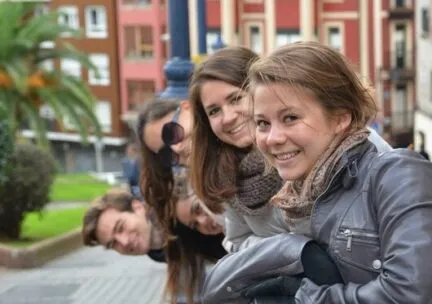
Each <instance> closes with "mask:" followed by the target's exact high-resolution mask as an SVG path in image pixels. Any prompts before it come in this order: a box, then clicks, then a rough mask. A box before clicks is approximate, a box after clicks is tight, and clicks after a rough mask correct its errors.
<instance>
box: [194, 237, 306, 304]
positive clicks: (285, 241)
mask: <svg viewBox="0 0 432 304" xmlns="http://www.w3.org/2000/svg"><path fill="white" fill-rule="evenodd" d="M309 241H310V239H308V238H306V237H305V236H302V235H296V234H291V233H283V234H279V235H275V236H272V237H269V238H265V239H263V240H262V241H261V242H259V243H258V244H256V245H254V246H250V247H249V248H246V249H244V250H242V251H239V252H236V253H232V254H229V255H227V256H225V257H223V258H222V259H220V260H219V262H218V263H217V264H216V265H215V266H214V267H213V268H212V269H211V270H210V271H209V272H208V273H207V275H206V278H205V282H204V286H203V289H202V303H204V304H213V303H214V304H220V303H224V304H228V303H236V304H243V303H249V302H250V299H247V298H242V296H241V292H242V291H243V290H244V289H245V288H246V287H248V286H250V284H252V283H255V282H257V281H259V280H263V279H266V278H269V277H272V276H275V275H297V274H300V273H302V272H303V266H302V264H301V260H300V258H301V253H302V251H303V248H304V246H305V245H306V244H307V243H308V242H309Z"/></svg>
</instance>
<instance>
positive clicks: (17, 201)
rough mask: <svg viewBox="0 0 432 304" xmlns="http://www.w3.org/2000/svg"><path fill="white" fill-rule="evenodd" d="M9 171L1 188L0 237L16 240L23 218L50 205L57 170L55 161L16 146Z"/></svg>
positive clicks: (36, 150) (45, 154) (37, 149)
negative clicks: (50, 194) (1, 235)
mask: <svg viewBox="0 0 432 304" xmlns="http://www.w3.org/2000/svg"><path fill="white" fill-rule="evenodd" d="M9 164H10V166H11V170H8V174H7V181H6V182H5V184H4V185H3V187H2V188H1V189H0V234H3V235H5V236H7V237H9V238H11V239H19V237H20V230H21V222H22V220H23V219H24V215H25V214H26V213H27V212H31V211H41V210H42V209H43V207H44V206H45V205H46V204H47V203H48V202H49V193H50V187H51V185H52V183H53V181H54V175H55V171H56V169H55V168H56V167H55V161H54V158H53V157H52V156H51V155H50V154H49V153H48V152H46V151H45V150H42V149H41V148H40V147H38V146H35V145H31V144H24V145H22V144H17V145H16V147H15V150H14V151H13V153H12V154H11V156H10V158H9Z"/></svg>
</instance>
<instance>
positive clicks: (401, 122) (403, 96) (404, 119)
mask: <svg viewBox="0 0 432 304" xmlns="http://www.w3.org/2000/svg"><path fill="white" fill-rule="evenodd" d="M410 114H411V113H409V112H408V101H407V88H406V86H397V87H396V96H395V99H394V105H393V119H392V127H393V129H402V128H407V127H410V126H411V125H410V124H411V123H410V122H411V119H410Z"/></svg>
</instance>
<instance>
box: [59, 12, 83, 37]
mask: <svg viewBox="0 0 432 304" xmlns="http://www.w3.org/2000/svg"><path fill="white" fill-rule="evenodd" d="M58 11H59V13H60V16H59V17H58V23H59V24H61V25H65V26H68V27H70V28H72V29H74V30H77V29H79V17H78V8H77V7H76V6H60V7H59V8H58ZM64 35H67V34H66V33H65V34H64Z"/></svg>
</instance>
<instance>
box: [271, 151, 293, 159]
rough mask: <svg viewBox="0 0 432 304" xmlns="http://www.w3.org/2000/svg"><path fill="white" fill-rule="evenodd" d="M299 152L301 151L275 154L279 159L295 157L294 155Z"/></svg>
mask: <svg viewBox="0 0 432 304" xmlns="http://www.w3.org/2000/svg"><path fill="white" fill-rule="evenodd" d="M297 154H299V151H295V152H290V153H280V154H275V155H274V156H275V157H276V158H277V159H278V160H287V159H290V158H293V157H294V156H296V155H297Z"/></svg>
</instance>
